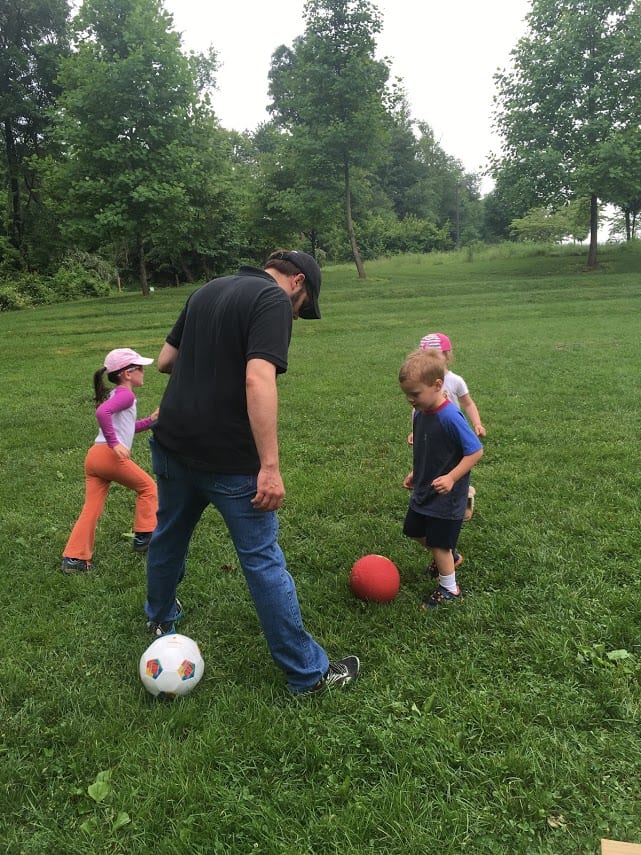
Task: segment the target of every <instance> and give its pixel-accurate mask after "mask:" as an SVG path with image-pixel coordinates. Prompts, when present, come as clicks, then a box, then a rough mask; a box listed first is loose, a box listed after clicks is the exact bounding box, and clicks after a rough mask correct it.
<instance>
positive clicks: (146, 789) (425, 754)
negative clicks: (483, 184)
mask: <svg viewBox="0 0 641 855" xmlns="http://www.w3.org/2000/svg"><path fill="white" fill-rule="evenodd" d="M584 256H585V251H584V250H583V249H581V250H578V251H575V250H573V249H571V248H570V249H568V248H566V249H565V250H563V251H561V250H559V251H557V252H556V253H554V254H552V253H543V252H540V253H536V252H516V251H515V252H514V253H513V254H512V255H507V254H506V253H505V251H501V252H499V251H497V252H495V253H492V252H490V251H487V252H478V253H473V252H468V253H461V254H459V255H453V256H444V255H440V256H439V255H433V256H426V257H419V256H416V257H407V258H404V259H402V260H399V259H394V260H382V261H379V262H376V263H369V264H368V265H367V272H368V276H369V278H368V280H367V281H365V282H359V281H358V279H357V278H356V276H355V272H354V270H353V268H352V267H347V266H346V267H340V268H339V267H337V268H330V269H328V270H327V271H326V272H325V276H324V285H323V299H322V311H323V319H322V321H320V322H317V323H313V322H305V321H298V322H297V323H296V324H295V328H294V335H293V339H292V347H291V351H290V356H291V362H290V370H289V372H288V373H287V374H286V375H285V376H284V377H282V378H281V380H280V381H279V383H280V400H281V414H280V421H281V448H282V468H283V474H284V479H285V484H286V487H287V490H288V495H287V499H286V501H285V506H284V508H283V510H282V511H281V513H280V522H281V542H282V545H283V547H284V549H285V552H286V555H287V557H288V562H289V567H290V570H291V572H292V573H293V575H294V577H295V579H296V581H297V585H298V592H299V596H300V600H301V604H302V608H303V614H304V617H305V622H306V625H307V627H308V629H310V631H312V632H313V633H314V634H315V635H316V636H317V637H318V639H319V640H320V641H322V643H323V644H324V645H325V646H326V648H327V649H328V651H329V653H330V656H334V657H337V656H341V655H345V654H347V653H357V654H358V655H359V656H360V657H361V661H362V678H361V680H360V681H359V682H358V683H357V684H356V686H355V687H354V688H353V689H352V690H351V691H349V692H344V693H332V694H329V695H325V696H324V697H322V698H314V699H311V700H307V701H301V700H296V699H292V698H291V697H290V696H289V695H288V694H287V692H286V691H285V687H284V681H283V678H282V675H281V674H280V672H279V671H278V670H277V669H276V668H275V666H274V665H273V664H272V662H271V660H270V658H269V656H268V654H267V651H266V648H265V644H264V642H263V638H262V636H261V633H260V630H259V628H258V625H257V621H256V618H255V614H254V611H253V608H252V605H251V602H250V600H249V597H248V594H247V592H246V589H245V585H244V581H243V578H242V574H241V573H240V571H239V570H234V569H231V570H230V569H229V565H231V566H232V567H236V566H237V563H236V558H235V555H234V554H233V551H232V548H231V546H230V543H229V540H228V538H227V536H226V533H225V531H224V530H223V526H222V524H221V522H220V520H219V519H218V518H217V516H216V515H215V513H214V512H213V511H211V510H210V511H209V512H208V513H207V514H206V515H205V518H204V519H203V522H202V523H201V525H200V527H199V529H198V531H197V534H196V536H195V538H194V540H193V544H192V550H191V554H190V561H189V567H188V574H187V578H186V580H185V582H184V583H183V585H182V587H181V591H180V596H181V599H182V601H183V604H184V606H185V608H186V613H187V614H186V619H185V621H184V623H183V624H182V625H181V627H182V631H183V632H184V633H185V634H187V635H190V636H192V637H193V638H195V639H196V640H197V641H198V643H199V644H200V646H201V649H202V651H203V655H204V657H205V662H206V670H205V676H204V678H203V680H202V682H201V684H200V686H199V687H198V688H197V689H196V691H195V692H194V693H193V694H192V695H191V696H189V697H188V698H185V699H183V700H179V701H175V702H173V703H158V702H155V701H154V700H153V699H152V698H151V697H150V696H148V695H147V694H146V692H145V691H144V689H143V687H142V685H141V684H140V682H139V680H138V675H137V667H138V659H139V657H140V655H141V653H142V651H143V650H144V649H145V647H146V646H147V644H148V643H149V639H148V638H147V636H146V634H145V631H144V617H143V611H142V608H143V602H144V593H145V588H144V559H141V558H140V557H139V556H136V555H134V554H133V553H132V552H131V546H130V541H129V540H128V539H127V538H126V537H124V536H123V535H124V534H126V533H127V532H129V531H130V529H131V522H132V510H133V501H132V495H131V494H130V493H128V492H127V491H126V490H124V489H122V488H114V489H113V490H112V493H111V495H110V498H109V501H108V504H107V510H106V513H105V516H104V517H103V519H102V521H101V523H100V527H99V530H98V537H97V543H96V552H95V556H94V560H95V562H96V564H97V570H96V572H95V573H93V574H91V575H87V576H82V577H78V578H75V577H65V576H63V575H62V574H61V573H60V572H58V566H59V560H60V554H61V551H62V549H63V547H64V544H65V541H66V538H67V536H68V533H69V530H70V527H71V525H72V524H73V522H74V520H75V517H76V515H77V513H78V511H79V509H80V507H81V504H82V497H83V481H82V462H83V458H84V455H85V452H86V449H87V447H88V446H89V444H90V443H91V441H92V440H93V437H94V435H95V430H96V428H95V419H94V416H93V407H92V403H91V376H92V373H93V371H94V370H95V369H96V368H97V367H99V365H100V364H101V362H102V358H103V356H104V354H105V353H106V351H108V350H109V349H111V348H112V347H117V346H132V347H135V348H136V349H137V350H139V351H140V352H141V353H143V354H145V355H147V354H149V355H152V356H156V354H157V353H158V350H159V349H160V347H161V344H162V342H163V340H164V336H165V334H166V332H167V331H168V329H169V328H170V326H171V324H172V323H173V320H174V318H175V316H176V315H177V313H178V311H179V309H180V307H181V306H182V304H183V302H184V300H185V298H186V296H187V293H188V292H187V291H186V290H185V289H171V290H167V291H156V293H155V294H154V295H153V296H152V297H150V298H149V299H147V300H143V298H141V297H140V296H138V295H135V294H126V295H122V296H118V297H113V298H111V299H104V300H96V301H92V302H81V303H75V304H68V305H62V306H55V307H43V308H42V309H37V310H29V311H24V312H19V313H13V314H5V315H2V316H0V353H1V360H2V366H3V383H2V392H1V404H2V406H1V408H0V465H1V471H2V478H1V479H0V497H1V498H0V501H1V504H2V509H3V511H2V519H1V535H2V537H1V540H0V556H1V558H2V568H3V573H2V583H1V584H2V602H3V611H4V613H3V619H2V626H3V633H2V655H1V656H0V711H1V715H0V752H1V753H0V841H1V842H2V844H3V845H2V846H0V848H2V851H3V852H6V853H9V855H18V853H25V854H26V855H40V854H41V853H48V855H59V853H63V855H67V853H69V854H70V855H72V853H73V855H76V853H78V855H85V853H152V852H153V853H154V855H183V854H184V853H190V855H191V853H207V855H209V853H233V855H236V853H239V855H245V853H247V855H249V853H257V852H260V853H274V855H277V853H288V854H289V853H292V855H307V853H318V855H325V853H337V854H338V853H341V855H345V853H347V855H349V853H366V852H370V851H375V852H385V853H394V855H396V853H398V855H407V853H410V855H426V853H427V855H431V853H434V855H446V853H452V855H455V853H475V854H476V853H478V855H492V853H497V855H505V854H506V853H510V855H512V853H527V855H530V853H531V854H532V855H534V853H536V855H565V853H594V855H596V853H598V852H599V851H600V849H599V843H600V839H601V838H602V837H610V838H614V839H620V840H628V841H635V842H641V807H640V805H641V776H640V775H639V768H640V764H641V703H640V683H639V678H640V676H641V637H640V629H641V574H640V569H641V562H640V560H639V555H640V554H641V526H640V525H639V516H640V499H639V496H640V494H641V482H640V479H639V463H638V459H639V436H640V428H639V419H640V414H641V384H640V383H639V376H640V373H641V352H640V350H639V329H640V327H639V317H640V315H641V273H640V271H641V254H640V253H639V252H638V251H637V252H634V251H631V250H629V249H628V248H625V247H623V248H618V249H614V248H612V249H607V250H605V249H604V250H603V252H602V256H601V262H602V267H601V269H600V271H599V272H597V273H592V274H588V273H585V272H584V270H583V262H584ZM433 330H439V331H443V332H446V333H447V334H448V335H449V336H450V337H451V339H452V341H453V345H454V352H455V363H454V365H453V368H454V370H455V371H458V373H460V374H462V375H463V377H465V379H466V381H467V383H468V385H469V386H470V390H471V392H472V395H473V397H474V399H475V400H476V403H477V404H478V406H479V410H480V413H481V416H482V418H483V421H484V423H485V425H486V427H487V429H488V436H487V439H486V442H485V448H486V453H485V457H484V458H483V460H482V461H481V463H480V465H479V466H478V467H477V468H476V469H475V470H474V473H473V483H474V484H475V486H476V489H477V511H476V514H475V516H474V518H473V520H472V521H471V522H470V523H469V524H467V525H466V526H464V528H463V531H462V535H461V540H460V549H461V551H462V552H463V554H464V555H465V563H464V564H463V566H462V568H461V570H460V571H459V573H458V578H459V579H460V582H461V585H462V587H463V588H464V591H465V594H466V599H465V602H464V603H456V604H452V605H450V606H445V607H443V608H441V609H439V610H438V611H437V612H436V613H433V614H432V613H430V614H426V613H425V612H423V611H421V609H420V608H419V605H420V600H421V597H422V596H423V595H424V594H425V593H426V591H429V590H430V589H431V587H432V584H431V583H430V582H429V581H427V580H426V579H425V577H424V576H423V568H424V566H425V563H426V560H425V559H426V556H425V554H422V553H421V550H420V549H419V548H418V546H417V545H416V544H414V543H413V542H410V541H407V540H406V539H404V538H403V536H402V534H401V525H402V520H403V517H404V513H405V509H406V504H407V498H408V497H407V493H406V491H404V490H403V489H402V479H403V477H404V475H405V474H406V473H407V472H408V471H409V469H410V468H411V460H410V449H409V447H408V446H407V444H406V441H405V438H406V435H407V432H408V430H409V424H410V408H409V406H408V404H407V403H406V402H405V401H404V399H403V396H402V394H401V392H400V390H399V388H398V384H397V380H396V377H397V372H398V368H399V366H400V363H401V362H402V360H403V358H404V357H405V355H406V354H407V353H408V352H409V351H410V350H412V349H413V348H414V347H415V346H416V345H417V343H418V341H419V339H420V338H421V336H422V335H424V334H425V333H427V332H429V331H433ZM165 382H166V380H165V378H164V377H162V376H161V375H159V374H158V373H157V372H155V371H154V370H153V369H151V370H148V371H147V373H146V385H145V387H144V388H143V389H142V390H141V391H140V393H139V395H138V400H139V414H141V415H146V414H148V413H149V412H151V411H152V410H153V408H154V407H155V406H156V405H157V403H158V401H159V399H160V396H161V394H162V390H163V388H164V384H165ZM134 456H135V458H136V459H137V460H138V461H139V462H140V463H141V464H142V465H144V466H147V467H148V465H149V453H148V449H147V446H146V442H145V439H144V436H143V437H138V439H137V440H136V444H135V445H134ZM369 552H380V553H382V554H384V555H387V556H388V557H390V558H391V559H392V560H393V561H395V562H396V564H397V565H398V567H399V569H400V572H401V577H402V585H401V591H400V593H399V595H398V597H397V598H396V600H394V602H393V603H391V604H390V605H387V606H376V605H366V604H364V603H362V602H360V601H357V600H355V599H354V598H353V597H352V596H351V595H350V593H349V590H348V586H347V579H348V575H349V570H350V567H351V565H352V563H353V562H354V561H355V559H356V558H357V557H359V556H361V555H363V554H364V553H369Z"/></svg>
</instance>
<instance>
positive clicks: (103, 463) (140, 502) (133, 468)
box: [61, 347, 158, 574]
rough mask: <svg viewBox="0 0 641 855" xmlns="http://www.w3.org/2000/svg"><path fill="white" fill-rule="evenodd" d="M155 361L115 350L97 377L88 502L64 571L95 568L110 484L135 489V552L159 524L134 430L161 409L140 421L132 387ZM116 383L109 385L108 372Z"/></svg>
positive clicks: (144, 547)
mask: <svg viewBox="0 0 641 855" xmlns="http://www.w3.org/2000/svg"><path fill="white" fill-rule="evenodd" d="M152 362H153V359H149V358H147V357H145V356H140V354H139V353H136V351H135V350H131V348H129V347H119V348H116V350H111V351H109V353H108V354H107V356H106V357H105V362H104V365H103V367H102V368H100V369H99V370H98V371H96V373H95V374H94V377H93V384H94V390H95V400H96V404H97V405H98V408H97V409H96V419H97V420H98V426H99V428H100V429H99V431H98V436H97V437H96V439H95V442H94V444H93V445H92V447H91V448H90V449H89V451H88V452H87V456H86V458H85V503H84V506H83V508H82V511H81V512H80V516H79V517H78V519H77V521H76V524H75V525H74V527H73V531H72V532H71V534H70V536H69V540H68V541H67V545H66V547H65V549H64V552H63V557H62V567H61V570H62V572H63V573H66V574H71V573H84V572H86V571H87V570H93V567H94V565H93V564H92V563H91V560H90V559H91V557H92V555H93V547H94V540H95V537H96V527H97V525H98V520H99V519H100V517H101V516H102V512H103V510H104V507H105V501H106V500H107V494H108V493H109V488H110V486H111V483H112V482H113V481H115V482H116V483H117V484H122V485H123V487H128V488H129V489H130V490H135V492H136V493H137V498H136V514H135V520H134V540H133V549H134V552H146V550H147V547H148V546H149V541H150V539H151V533H152V532H153V530H154V528H155V527H156V510H157V507H158V499H157V492H156V484H155V481H154V480H153V478H151V476H149V475H148V474H147V473H146V472H144V471H143V470H142V469H141V468H140V467H139V466H137V465H136V464H135V463H134V462H133V460H132V459H131V446H132V444H133V439H134V434H136V433H139V432H140V431H143V430H149V428H150V427H151V424H152V422H153V421H154V419H156V418H157V416H158V410H157V409H156V410H155V412H153V413H152V414H151V416H149V417H148V418H146V419H136V396H135V395H134V392H133V390H134V389H136V388H138V387H139V386H142V385H143V383H144V377H145V375H144V367H145V365H151V363H152ZM105 374H106V375H107V379H108V380H109V381H110V382H111V383H113V384H115V388H114V389H109V387H107V386H106V385H105V383H104V375H105Z"/></svg>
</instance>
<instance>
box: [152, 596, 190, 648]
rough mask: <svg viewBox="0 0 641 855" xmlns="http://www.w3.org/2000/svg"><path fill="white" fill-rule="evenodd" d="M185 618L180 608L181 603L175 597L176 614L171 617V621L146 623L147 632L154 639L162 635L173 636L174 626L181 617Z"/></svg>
mask: <svg viewBox="0 0 641 855" xmlns="http://www.w3.org/2000/svg"><path fill="white" fill-rule="evenodd" d="M184 616H185V612H184V610H183V607H182V603H181V602H180V600H179V599H178V598H177V597H176V614H175V615H174V616H173V618H172V619H171V620H166V621H163V622H162V623H156V621H154V620H148V621H147V631H148V632H150V633H151V634H152V635H155V636H156V638H161V637H162V636H163V635H173V633H175V632H176V627H175V624H177V623H179V622H180V621H181V620H182V619H183V617H184Z"/></svg>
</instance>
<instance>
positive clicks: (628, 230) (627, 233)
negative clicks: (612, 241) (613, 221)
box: [625, 211, 632, 241]
mask: <svg viewBox="0 0 641 855" xmlns="http://www.w3.org/2000/svg"><path fill="white" fill-rule="evenodd" d="M625 239H626V241H628V240H632V227H631V222H630V212H629V211H626V212H625Z"/></svg>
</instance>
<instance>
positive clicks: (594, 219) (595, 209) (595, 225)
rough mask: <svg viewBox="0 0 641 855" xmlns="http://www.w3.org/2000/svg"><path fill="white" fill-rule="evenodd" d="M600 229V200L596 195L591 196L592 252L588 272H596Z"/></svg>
mask: <svg viewBox="0 0 641 855" xmlns="http://www.w3.org/2000/svg"><path fill="white" fill-rule="evenodd" d="M598 229H599V200H598V199H597V195H596V193H593V194H592V195H591V196H590V250H589V252H588V270H596V266H597V264H596V251H597V241H598Z"/></svg>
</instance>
